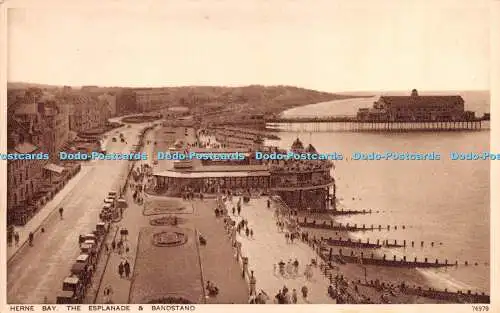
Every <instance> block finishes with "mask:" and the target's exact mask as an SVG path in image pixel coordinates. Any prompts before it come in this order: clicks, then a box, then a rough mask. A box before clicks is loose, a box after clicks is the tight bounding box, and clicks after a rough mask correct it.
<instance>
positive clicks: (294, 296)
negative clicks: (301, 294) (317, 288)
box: [292, 289, 297, 304]
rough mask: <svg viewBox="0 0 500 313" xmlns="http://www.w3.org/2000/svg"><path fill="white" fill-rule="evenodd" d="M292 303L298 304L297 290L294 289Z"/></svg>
mask: <svg viewBox="0 0 500 313" xmlns="http://www.w3.org/2000/svg"><path fill="white" fill-rule="evenodd" d="M292 303H293V304H297V289H293V291H292Z"/></svg>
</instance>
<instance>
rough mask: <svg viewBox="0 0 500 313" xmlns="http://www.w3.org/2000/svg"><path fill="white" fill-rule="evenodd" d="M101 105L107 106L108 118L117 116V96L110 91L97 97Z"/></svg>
mask: <svg viewBox="0 0 500 313" xmlns="http://www.w3.org/2000/svg"><path fill="white" fill-rule="evenodd" d="M97 98H98V99H99V102H100V104H101V105H103V106H104V107H105V108H104V110H105V113H106V118H110V117H113V116H116V115H117V114H116V113H117V111H116V96H115V95H112V94H110V93H105V94H102V95H99V96H98V97H97Z"/></svg>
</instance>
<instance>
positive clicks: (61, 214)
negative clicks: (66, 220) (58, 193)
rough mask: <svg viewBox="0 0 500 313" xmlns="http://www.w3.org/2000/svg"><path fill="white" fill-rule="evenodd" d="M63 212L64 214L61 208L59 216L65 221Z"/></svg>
mask: <svg viewBox="0 0 500 313" xmlns="http://www.w3.org/2000/svg"><path fill="white" fill-rule="evenodd" d="M63 212H64V209H63V208H59V216H60V217H61V219H63Z"/></svg>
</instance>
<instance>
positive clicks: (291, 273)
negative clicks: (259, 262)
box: [274, 259, 299, 277]
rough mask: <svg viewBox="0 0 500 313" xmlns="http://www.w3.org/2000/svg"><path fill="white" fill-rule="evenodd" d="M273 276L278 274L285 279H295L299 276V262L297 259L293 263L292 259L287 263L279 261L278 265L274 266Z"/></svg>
mask: <svg viewBox="0 0 500 313" xmlns="http://www.w3.org/2000/svg"><path fill="white" fill-rule="evenodd" d="M277 270H278V272H277ZM274 274H280V275H281V276H286V277H297V276H298V275H299V261H298V260H297V259H295V261H293V262H292V259H290V260H288V262H287V263H285V262H284V261H283V260H281V261H279V262H278V264H274Z"/></svg>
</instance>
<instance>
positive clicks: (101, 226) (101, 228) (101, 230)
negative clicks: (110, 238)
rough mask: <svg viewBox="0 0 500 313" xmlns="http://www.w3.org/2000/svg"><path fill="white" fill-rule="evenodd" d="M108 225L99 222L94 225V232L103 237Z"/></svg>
mask: <svg viewBox="0 0 500 313" xmlns="http://www.w3.org/2000/svg"><path fill="white" fill-rule="evenodd" d="M108 227H109V226H108V224H106V223H104V222H99V223H97V224H96V225H95V230H96V232H97V233H98V234H99V235H104V234H105V233H106V232H107V231H108Z"/></svg>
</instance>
